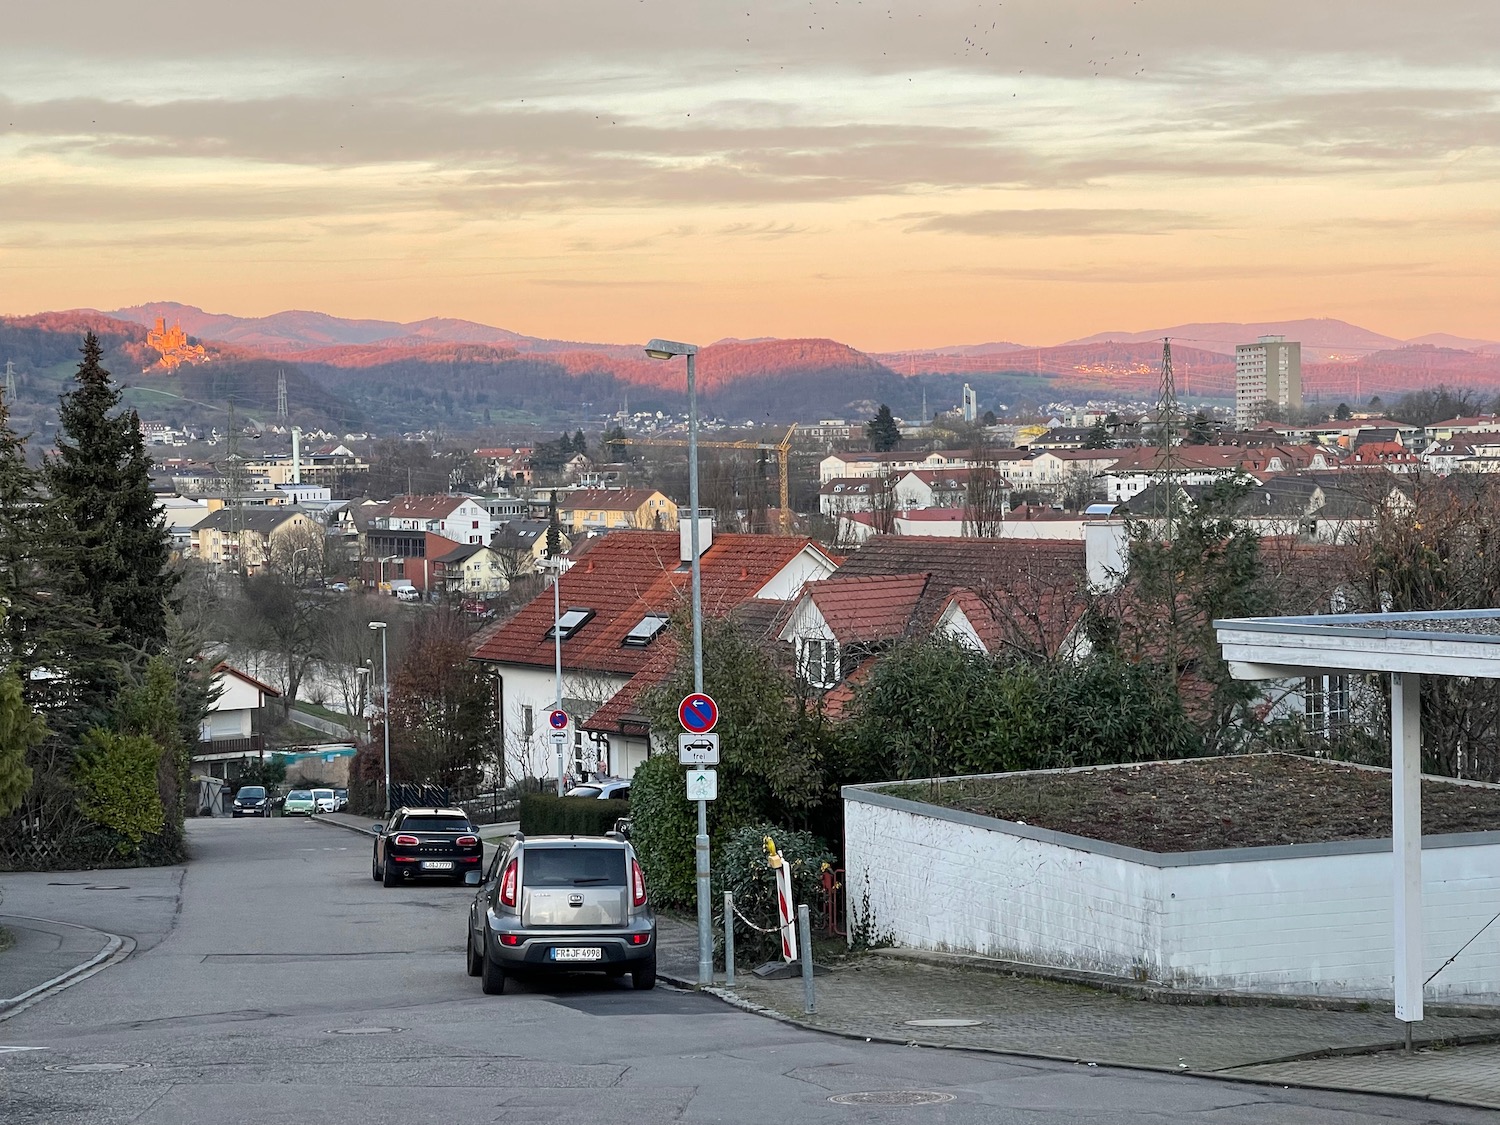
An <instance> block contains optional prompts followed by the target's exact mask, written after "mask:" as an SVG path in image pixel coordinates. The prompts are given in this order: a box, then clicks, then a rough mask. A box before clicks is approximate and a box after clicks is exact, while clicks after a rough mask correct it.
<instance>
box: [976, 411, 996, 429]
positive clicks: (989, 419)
mask: <svg viewBox="0 0 1500 1125" xmlns="http://www.w3.org/2000/svg"><path fill="white" fill-rule="evenodd" d="M979 421H980V422H981V423H982V424H983V425H985V426H993V425H996V424H997V423H998V422H999V421H1000V419H998V418H996V417H995V412H994V411H993V410H986V411H985V412H984V417H982V418H980V419H979Z"/></svg>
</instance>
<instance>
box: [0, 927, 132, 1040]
mask: <svg viewBox="0 0 1500 1125" xmlns="http://www.w3.org/2000/svg"><path fill="white" fill-rule="evenodd" d="M7 917H9V918H14V919H15V920H16V921H18V922H40V923H43V924H44V925H48V926H66V927H68V928H69V929H72V930H84V931H85V932H87V933H91V934H98V935H100V936H101V937H104V938H107V939H108V940H107V941H106V942H105V943H104V948H103V949H101V950H100V951H99V952H98V953H96V954H94V955H93V956H92V957H90V958H89V959H88V960H86V961H81V962H79V963H78V964H77V965H74V966H73V967H72V968H71V969H68V970H66V971H64V972H61V973H58V974H57V976H55V977H53V978H52V979H51V980H46V981H43V982H42V983H41V984H39V985H37V986H35V987H34V988H28V989H27V990H26V991H25V992H23V993H21V994H20V995H19V996H10V997H6V998H3V999H0V1020H8V1019H10V1017H11V1016H14V1015H18V1014H20V1013H21V1012H24V1011H25V1010H26V1009H27V1008H30V1007H31V1006H32V1005H34V1004H37V1003H39V1002H40V1001H42V1000H45V999H46V998H47V997H48V996H52V995H55V994H56V993H59V992H61V991H63V989H65V988H72V987H73V985H75V984H78V983H79V982H81V981H84V980H87V979H88V978H89V977H91V976H93V975H94V974H95V973H99V972H103V971H104V970H105V969H107V968H108V967H109V966H110V965H112V964H114V963H116V962H117V961H123V960H125V958H127V957H129V956H130V955H131V954H132V953H134V952H135V942H134V941H133V940H132V939H130V938H128V937H121V936H120V935H119V934H111V933H107V932H106V931H104V930H96V929H94V928H93V927H92V926H80V925H78V924H77V923H76V922H59V921H57V920H56V919H53V918H33V917H30V916H27V915H24V914H10V915H7Z"/></svg>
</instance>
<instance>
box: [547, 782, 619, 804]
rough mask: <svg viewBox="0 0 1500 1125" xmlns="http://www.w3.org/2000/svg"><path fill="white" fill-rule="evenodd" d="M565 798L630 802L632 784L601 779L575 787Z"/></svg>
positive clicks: (565, 794)
mask: <svg viewBox="0 0 1500 1125" xmlns="http://www.w3.org/2000/svg"><path fill="white" fill-rule="evenodd" d="M563 796H564V797H587V798H589V799H590V800H594V801H628V800H630V782H628V781H622V780H620V779H619V778H600V779H599V780H598V781H585V782H584V783H583V784H582V785H575V786H573V788H571V789H569V790H568V791H567V792H566V793H564V794H563Z"/></svg>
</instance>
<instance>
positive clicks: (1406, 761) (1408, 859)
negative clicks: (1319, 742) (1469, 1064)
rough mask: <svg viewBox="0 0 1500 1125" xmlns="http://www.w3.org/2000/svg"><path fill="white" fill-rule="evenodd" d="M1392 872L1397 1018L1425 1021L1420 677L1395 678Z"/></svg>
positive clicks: (1408, 1021) (1394, 674)
mask: <svg viewBox="0 0 1500 1125" xmlns="http://www.w3.org/2000/svg"><path fill="white" fill-rule="evenodd" d="M1391 861H1392V863H1391V866H1392V873H1393V875H1394V879H1395V922H1396V934H1395V937H1396V941H1395V949H1396V1018H1397V1019H1398V1020H1402V1021H1403V1022H1405V1024H1406V1034H1407V1045H1408V1050H1409V1049H1410V1043H1411V1038H1410V1036H1411V1025H1412V1024H1413V1023H1415V1022H1417V1021H1418V1020H1420V1019H1421V1018H1422V677H1421V676H1419V675H1417V674H1416V673H1414V672H1392V673H1391Z"/></svg>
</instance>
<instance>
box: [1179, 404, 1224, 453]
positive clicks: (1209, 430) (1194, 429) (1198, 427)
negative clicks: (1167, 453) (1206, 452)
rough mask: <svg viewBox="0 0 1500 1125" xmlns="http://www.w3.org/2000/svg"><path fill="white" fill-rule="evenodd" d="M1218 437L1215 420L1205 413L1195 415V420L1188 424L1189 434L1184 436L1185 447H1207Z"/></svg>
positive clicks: (1199, 412)
mask: <svg viewBox="0 0 1500 1125" xmlns="http://www.w3.org/2000/svg"><path fill="white" fill-rule="evenodd" d="M1217 436H1218V433H1217V431H1216V430H1215V429H1214V424H1213V420H1212V419H1210V418H1209V416H1208V415H1207V414H1205V413H1203V411H1201V410H1200V411H1198V413H1196V414H1194V415H1193V420H1192V421H1191V422H1190V423H1188V428H1187V433H1185V434H1183V435H1182V444H1184V445H1207V444H1209V442H1211V441H1213V440H1214V438H1215V437H1217Z"/></svg>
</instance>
